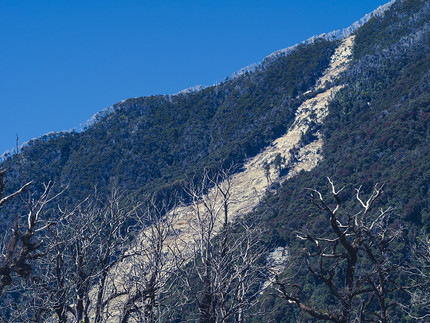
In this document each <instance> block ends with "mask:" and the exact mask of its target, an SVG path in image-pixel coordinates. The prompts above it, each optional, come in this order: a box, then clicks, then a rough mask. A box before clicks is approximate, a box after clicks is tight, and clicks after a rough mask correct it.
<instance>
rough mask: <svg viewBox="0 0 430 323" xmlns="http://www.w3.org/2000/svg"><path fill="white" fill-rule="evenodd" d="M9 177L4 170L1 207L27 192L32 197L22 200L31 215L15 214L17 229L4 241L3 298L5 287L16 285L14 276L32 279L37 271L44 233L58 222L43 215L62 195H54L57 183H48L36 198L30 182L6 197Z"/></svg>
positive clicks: (1, 260) (1, 262) (1, 259)
mask: <svg viewBox="0 0 430 323" xmlns="http://www.w3.org/2000/svg"><path fill="white" fill-rule="evenodd" d="M5 174H6V171H5V170H1V171H0V207H2V206H3V205H4V204H6V203H7V202H9V201H11V200H12V199H14V198H16V197H18V196H19V195H22V193H23V192H24V191H27V192H28V197H27V198H26V199H24V198H22V204H24V205H25V207H26V209H27V214H25V215H23V216H20V215H18V214H17V215H14V216H13V217H14V224H13V228H12V229H11V230H10V231H9V232H6V235H5V236H4V238H3V244H2V246H1V249H2V250H1V251H2V252H1V257H0V297H1V296H2V295H3V292H4V290H5V287H6V286H9V285H11V284H12V280H13V276H14V275H16V276H20V277H22V278H24V279H29V277H30V275H31V273H32V270H33V268H32V265H31V263H32V262H33V261H35V260H37V259H39V258H40V257H42V256H44V253H43V252H40V248H41V246H42V244H43V240H42V239H41V238H42V232H43V231H45V230H46V229H48V228H49V227H50V226H52V225H55V224H56V221H55V220H47V219H45V218H44V213H43V212H44V209H45V207H46V206H47V205H48V204H49V203H50V202H51V201H53V200H54V199H56V198H57V197H58V196H59V195H60V194H61V193H62V192H60V193H58V194H54V193H53V184H52V183H48V184H46V185H44V190H43V192H42V194H41V195H40V196H38V197H36V195H35V194H32V193H31V192H30V191H29V187H30V185H31V184H32V182H28V183H26V184H24V185H23V186H22V187H21V188H20V189H18V190H17V191H15V192H14V193H12V194H10V195H8V196H6V197H3V192H4V188H5V180H4V178H5ZM24 221H25V224H24V223H23V222H24Z"/></svg>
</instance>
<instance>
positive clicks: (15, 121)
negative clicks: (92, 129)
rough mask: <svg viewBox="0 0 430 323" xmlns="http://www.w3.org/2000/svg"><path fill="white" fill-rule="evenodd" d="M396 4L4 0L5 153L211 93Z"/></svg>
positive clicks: (0, 43)
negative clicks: (120, 114) (128, 104)
mask: <svg viewBox="0 0 430 323" xmlns="http://www.w3.org/2000/svg"><path fill="white" fill-rule="evenodd" d="M386 2H388V0H325V1H321V0H307V1H298V0H228V1H224V0H217V1H214V0H212V1H206V0H199V1H197V0H182V1H175V0H152V1H145V0H141V1H138V0H135V1H133V0H121V1H120V0H118V1H111V0H101V1H91V0H86V1H83V0H68V1H63V0H52V1H48V0H46V1H43V0H19V1H17V0H0V155H1V153H2V152H4V151H6V150H7V149H10V148H12V147H14V145H15V137H16V134H18V135H19V137H20V142H21V143H22V142H24V141H27V140H29V139H31V138H34V137H39V136H41V135H43V134H45V133H47V132H50V131H61V130H69V129H72V128H78V127H79V125H80V124H82V123H84V122H85V121H86V120H87V119H89V118H90V117H91V116H92V115H93V114H95V113H96V112H98V111H100V110H101V109H103V108H105V107H107V106H110V105H112V104H113V103H116V102H118V101H120V100H122V99H126V98H129V97H140V96H145V95H152V94H173V93H176V92H178V91H180V90H182V89H184V88H188V87H190V86H194V85H199V84H201V85H210V84H213V83H215V82H217V81H221V80H223V79H224V78H225V77H226V76H229V75H231V74H232V73H233V72H235V71H237V70H239V69H241V68H242V67H245V66H247V65H249V64H252V63H255V62H260V61H261V60H262V59H263V58H264V57H265V56H267V55H269V54H270V53H272V52H273V51H276V50H278V49H281V48H285V47H288V46H291V45H294V44H296V43H298V42H301V41H303V40H305V39H307V38H309V37H310V36H313V35H316V34H321V33H324V32H330V31H332V30H335V29H340V28H344V27H347V26H349V25H351V24H352V23H353V22H355V21H356V20H358V19H360V18H361V17H362V16H364V15H365V14H366V13H368V12H370V11H372V10H374V9H376V8H377V7H378V6H380V5H382V4H384V3H386Z"/></svg>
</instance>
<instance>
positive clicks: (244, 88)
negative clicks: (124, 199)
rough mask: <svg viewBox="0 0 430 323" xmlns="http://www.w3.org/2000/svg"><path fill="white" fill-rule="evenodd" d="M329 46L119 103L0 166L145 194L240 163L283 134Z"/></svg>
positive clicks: (75, 184)
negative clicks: (216, 81) (188, 88)
mask: <svg viewBox="0 0 430 323" xmlns="http://www.w3.org/2000/svg"><path fill="white" fill-rule="evenodd" d="M335 47H336V42H329V41H325V40H321V41H317V42H315V43H314V44H312V45H309V46H304V45H303V46H300V47H299V48H297V49H296V50H295V51H294V52H293V53H291V54H290V55H280V56H278V57H276V58H272V59H268V60H267V61H265V62H264V63H263V64H262V65H261V66H260V67H259V68H257V70H256V71H254V72H252V73H246V74H244V75H242V76H239V77H237V78H234V79H232V80H229V81H225V82H223V83H222V84H220V85H217V86H212V87H209V88H205V89H203V90H200V91H197V92H193V93H184V94H177V95H172V96H153V97H143V98H138V99H129V100H126V101H124V102H122V103H118V104H116V105H114V107H113V112H112V113H110V114H108V115H107V116H104V117H101V118H100V119H99V120H97V121H96V122H95V123H94V125H92V126H91V127H89V128H88V129H87V130H85V131H84V132H82V133H63V134H54V135H52V136H49V135H48V136H46V137H42V138H39V139H37V140H35V141H33V142H30V143H29V144H28V145H26V146H25V147H24V148H23V149H22V151H21V154H20V156H19V158H18V157H15V158H11V159H9V160H7V161H6V162H4V163H3V167H5V168H8V169H10V170H9V172H8V173H9V175H12V174H15V178H17V179H19V177H18V175H17V174H18V172H17V171H16V170H17V169H18V166H17V165H18V164H17V162H16V161H17V159H20V163H19V165H20V166H19V167H20V168H21V169H22V172H23V173H24V174H25V175H24V176H25V178H26V179H28V180H30V179H32V180H35V181H36V182H37V183H43V182H47V181H49V180H55V181H56V183H57V185H58V184H59V185H66V183H67V184H69V185H70V190H69V194H70V195H72V196H74V197H76V198H78V199H79V198H83V197H84V196H85V195H86V194H87V193H88V192H89V191H90V190H92V188H93V187H94V185H97V186H98V187H99V189H102V190H103V189H104V188H105V187H106V185H107V184H108V183H109V180H110V179H111V178H116V179H117V180H118V181H119V183H120V184H121V185H123V186H124V187H126V188H127V190H129V191H133V190H137V189H141V190H144V191H146V192H147V191H153V190H157V189H161V188H163V187H164V186H167V187H171V186H174V185H175V183H178V182H180V181H184V180H187V179H189V178H190V177H191V176H193V175H194V174H195V173H198V172H199V171H201V170H202V169H203V168H204V167H219V166H220V165H224V166H225V165H228V164H231V163H241V162H243V160H244V159H245V158H246V157H249V156H252V155H255V154H256V153H257V152H258V151H259V150H260V149H261V148H262V147H264V146H266V145H268V144H269V143H270V142H271V140H273V139H275V138H277V137H279V136H280V135H281V134H283V133H284V132H285V130H286V129H287V127H288V126H289V124H290V123H291V121H292V116H293V115H294V111H295V109H296V108H297V106H298V105H299V104H300V103H301V101H303V100H304V96H303V95H302V94H303V93H305V92H306V91H307V90H309V89H310V88H311V87H312V86H313V85H314V84H315V81H316V80H317V79H318V77H319V76H320V75H321V74H322V72H323V71H324V69H325V68H326V67H327V66H328V63H329V61H330V56H331V54H332V53H333V51H334V48H335ZM11 181H12V179H11Z"/></svg>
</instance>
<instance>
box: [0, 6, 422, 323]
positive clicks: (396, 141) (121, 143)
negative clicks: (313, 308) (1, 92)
mask: <svg viewBox="0 0 430 323" xmlns="http://www.w3.org/2000/svg"><path fill="white" fill-rule="evenodd" d="M429 31H430V3H429V2H428V1H423V0H397V1H391V2H390V3H389V5H387V6H385V7H384V8H383V10H378V11H376V12H375V13H374V14H372V15H370V16H368V17H367V18H366V19H365V20H363V21H362V24H360V25H359V26H356V28H354V29H350V30H349V31H348V30H347V31H346V32H345V33H342V32H337V33H332V34H327V35H324V36H321V37H316V38H313V39H311V40H308V41H306V42H304V43H302V44H300V45H298V46H295V47H294V48H290V49H288V50H282V51H279V52H277V53H274V54H273V55H271V56H269V57H267V58H266V59H265V60H264V61H263V62H262V63H260V64H258V65H256V66H253V67H252V68H250V69H246V70H245V71H243V72H242V73H238V74H237V75H236V76H234V77H232V78H229V79H226V80H225V81H224V82H222V83H220V84H217V85H214V86H210V87H207V88H199V89H197V90H193V91H184V92H182V93H178V94H176V95H170V96H151V97H142V98H136V99H128V100H125V101H122V102H119V103H117V104H115V105H113V106H112V108H111V109H109V110H107V111H105V112H103V113H100V114H99V115H97V116H96V118H95V120H94V121H93V122H92V124H90V125H89V126H88V127H87V128H86V129H84V130H83V131H82V132H70V133H55V134H50V135H46V136H44V137H41V138H39V139H37V140H34V141H31V142H29V143H28V144H27V145H25V146H24V147H23V148H22V149H21V151H20V153H19V154H16V155H13V156H10V157H9V158H6V159H5V160H4V161H3V162H2V164H1V166H0V168H5V169H7V173H6V183H7V185H6V190H7V191H6V193H7V192H13V191H15V190H17V189H18V188H19V187H20V186H21V185H22V183H23V182H28V181H30V180H33V181H34V183H35V184H34V188H35V190H42V184H43V183H47V182H49V181H53V182H55V190H57V191H60V190H61V189H63V188H64V187H66V186H69V188H68V189H67V190H66V191H65V192H64V193H63V195H62V196H61V199H62V201H63V202H62V203H64V204H69V205H75V204H77V203H79V202H80V201H82V200H83V199H85V198H86V197H87V196H88V195H89V194H91V193H92V192H93V190H94V187H97V190H98V192H99V193H100V194H102V195H103V194H106V193H107V192H108V191H109V186H110V184H111V183H112V182H115V183H117V186H118V187H120V188H121V189H122V190H124V191H125V192H127V194H128V195H130V196H132V197H133V198H134V199H137V200H139V199H142V197H143V196H145V195H146V194H151V193H152V194H156V196H157V198H158V199H161V197H165V196H173V195H174V194H178V195H179V197H180V198H182V200H184V201H185V202H190V200H189V196H187V194H186V193H185V192H184V188H185V187H187V185H188V184H189V183H195V182H198V180H199V179H200V178H201V176H202V174H203V173H204V170H206V171H208V172H209V173H215V172H216V171H219V170H225V169H228V168H230V166H232V165H235V166H236V168H237V169H238V171H237V172H236V174H235V175H234V176H236V178H237V177H239V176H245V175H246V174H248V173H247V171H248V170H249V169H251V164H252V165H257V166H255V169H254V176H256V178H257V179H258V178H260V179H261V177H263V176H267V175H269V177H271V180H270V181H269V178H267V179H266V178H264V179H263V180H262V181H260V182H261V183H264V185H263V184H261V185H262V186H261V188H260V187H257V184H254V182H252V183H253V184H252V185H251V184H248V185H246V181H251V180H250V177H243V178H245V180H244V179H242V183H245V184H244V186H245V188H246V189H248V191H246V192H245V193H244V195H250V194H251V193H250V191H251V190H253V189H254V190H255V191H258V192H257V193H258V196H257V195H255V196H254V195H252V200H253V204H249V203H250V202H249V203H248V204H247V207H244V209H246V210H247V212H244V211H242V212H244V213H248V211H249V212H251V211H252V212H254V213H252V212H251V214H250V215H248V216H247V218H253V217H257V216H258V217H262V218H263V221H264V224H265V226H266V227H267V230H266V232H265V234H264V238H262V241H264V243H265V245H266V246H267V247H268V248H269V249H270V250H272V249H275V248H277V247H279V246H281V247H286V246H287V247H288V248H289V250H290V253H294V252H297V253H298V252H299V250H300V249H301V245H300V242H299V241H298V240H297V239H296V235H297V231H298V230H301V229H302V228H307V229H309V230H311V229H312V230H317V231H319V232H322V233H324V232H326V231H327V230H328V228H327V227H325V226H324V222H323V218H322V217H318V216H314V215H315V214H316V211H315V208H314V207H313V205H312V204H311V203H310V202H309V192H308V190H306V189H307V188H313V189H318V190H320V191H321V192H322V193H324V194H327V193H329V192H328V186H327V180H326V177H330V178H331V180H332V181H333V182H334V183H336V184H337V185H338V186H339V187H345V190H344V193H342V194H343V195H342V198H343V199H345V200H351V199H352V198H353V197H354V188H358V187H361V190H362V192H365V193H370V192H371V190H372V188H373V187H374V185H375V184H376V183H378V182H379V183H384V185H385V186H384V194H383V195H382V196H381V199H380V200H379V201H378V203H379V204H378V206H379V207H387V206H393V207H395V209H396V212H395V214H396V216H395V219H394V220H393V223H394V224H396V225H398V226H401V227H403V228H404V237H403V239H404V241H406V243H405V245H401V244H399V245H396V247H395V248H397V249H399V250H400V249H402V248H403V249H407V248H409V247H410V246H412V245H413V244H415V243H418V242H419V241H421V240H423V239H425V237H428V235H429V234H430V225H429V223H430V222H429V221H430V203H429V190H430V149H429V147H430V133H429V131H430V130H429V126H428V125H429V124H430V120H429V118H430V117H429V113H430V91H429V90H430V39H429V35H430V34H429ZM347 42H349V45H348V44H347ZM348 46H349V47H348ZM349 51H351V52H349ZM342 55H343V56H342ZM337 63H339V64H341V63H342V64H344V65H341V66H340V67H338V66H337V65H336V64H337ZM330 73H332V74H331V76H330ZM323 81H324V82H323ZM325 81H326V82H325ZM322 100H325V101H322ZM321 102H323V103H321ZM313 107H316V108H315V110H312V108H313ZM324 109H326V112H325V110H324ZM300 118H301V119H300ZM298 120H300V122H301V123H299V122H298ZM297 125H300V126H301V127H298V126H297ZM295 127H296V128H295ZM297 129H298V130H297ZM291 131H296V133H297V135H296V137H295V138H296V139H297V140H295V141H294V142H293V143H291V144H288V145H285V147H286V148H282V149H283V150H282V149H278V147H281V146H282V144H281V138H284V137H285V136H286V135H288V134H291ZM288 140H290V139H288ZM264 154H266V155H264ZM277 154H280V158H281V159H278V162H279V163H278V168H279V172H277V171H276V170H275V168H276V165H277V162H276V161H275V158H276V156H277ZM264 156H266V157H264ZM282 157H284V158H285V161H284V162H282ZM306 158H307V159H306ZM306 160H307V161H308V162H309V165H310V166H307V167H304V166H303V167H302V165H303V163H305V161H306ZM254 161H255V163H253V162H254ZM256 161H259V162H256ZM265 167H268V169H269V173H267V171H265ZM278 175H280V177H277V176H278ZM269 182H271V184H272V185H271V186H270V187H269V189H267V187H268V186H269ZM250 183H251V182H250ZM253 187H256V188H253ZM260 190H261V191H260ZM256 196H257V197H256ZM256 202H258V203H256ZM15 203H16V204H11V205H10V206H8V208H3V209H2V211H3V212H2V214H1V220H2V223H4V224H5V225H4V226H3V229H2V231H3V230H5V229H6V228H8V227H10V226H11V225H12V218H11V217H10V216H8V214H10V212H17V210H19V209H17V208H16V205H18V204H19V203H18V201H16V202H15ZM350 204H351V203H350ZM350 204H348V205H350ZM351 207H352V206H351ZM242 210H243V209H242ZM241 215H243V214H241ZM408 246H409V247H408ZM308 282H309V286H313V288H311V289H308V290H307V291H306V293H307V294H306V297H307V299H310V300H317V303H318V302H319V303H320V304H321V306H322V307H325V306H326V304H330V302H332V299H330V296H329V295H327V293H325V292H323V289H322V286H321V285H320V284H319V283H318V282H316V281H313V280H312V278H310V276H309V277H308ZM263 304H264V306H260V307H258V308H256V309H254V313H259V315H260V316H255V322H258V321H261V315H263V317H264V320H265V321H274V322H293V321H296V320H297V319H298V318H301V319H303V318H302V317H301V316H300V314H298V312H297V311H296V310H295V309H293V308H292V307H291V305H289V304H288V303H287V302H285V301H284V300H282V299H280V298H276V297H273V296H271V295H266V296H265V302H264V303H263ZM194 310H195V307H194ZM189 311H190V312H192V311H193V307H192V306H191V307H190V308H189ZM175 315H177V316H176V318H177V320H178V321H181V320H185V319H188V318H190V317H192V316H190V314H189V313H187V312H186V311H185V312H184V311H183V313H180V314H178V313H177V314H175ZM255 315H257V314H255ZM392 315H393V320H392V321H406V318H405V316H402V315H401V313H400V312H395V313H394V314H392ZM249 320H250V321H252V320H253V319H252V317H250V318H249Z"/></svg>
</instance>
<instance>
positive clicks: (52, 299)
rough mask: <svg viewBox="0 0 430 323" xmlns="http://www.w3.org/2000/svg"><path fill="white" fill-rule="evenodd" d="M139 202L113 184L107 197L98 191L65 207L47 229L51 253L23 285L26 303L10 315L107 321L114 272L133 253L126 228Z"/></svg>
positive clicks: (35, 319) (37, 320)
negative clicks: (129, 250) (130, 200)
mask: <svg viewBox="0 0 430 323" xmlns="http://www.w3.org/2000/svg"><path fill="white" fill-rule="evenodd" d="M130 205H131V206H130ZM137 207H138V205H137V204H129V203H127V202H126V201H124V196H123V195H122V194H121V193H120V192H119V191H118V190H117V189H116V188H115V187H114V188H112V189H111V192H110V195H109V196H108V197H106V198H102V197H100V196H99V195H98V193H97V192H95V193H94V195H92V196H89V197H87V198H86V199H85V200H84V201H82V202H81V203H79V204H78V205H77V206H74V207H73V208H72V209H64V210H61V213H62V219H61V222H58V223H57V224H56V225H55V226H50V227H49V228H48V230H47V232H46V234H45V241H46V243H45V245H46V248H45V249H44V250H45V254H46V256H45V257H44V258H43V259H40V260H39V262H38V266H37V275H34V277H32V279H31V281H30V284H29V285H28V286H27V287H26V288H25V289H24V288H23V289H22V290H23V292H22V295H23V297H25V298H26V299H25V301H23V302H22V304H23V305H25V308H23V306H21V307H19V308H15V309H13V310H12V314H11V317H12V318H16V319H18V318H20V317H26V319H22V320H19V319H18V321H29V320H31V321H36V322H54V321H57V322H63V323H65V322H79V323H81V322H104V321H105V319H106V317H105V316H104V314H105V312H106V308H107V307H108V305H109V304H108V301H107V300H108V296H109V295H110V292H111V291H110V289H109V288H110V285H109V272H110V270H111V268H112V267H113V266H115V264H116V263H117V262H120V261H121V260H122V259H124V258H126V257H128V255H127V254H126V252H125V251H126V249H127V248H128V247H129V241H130V239H131V236H130V235H129V232H128V230H127V229H128V225H129V223H133V218H134V214H135V212H136V208H137ZM23 312H27V314H25V313H23ZM24 314H25V315H26V316H25V315H24Z"/></svg>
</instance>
